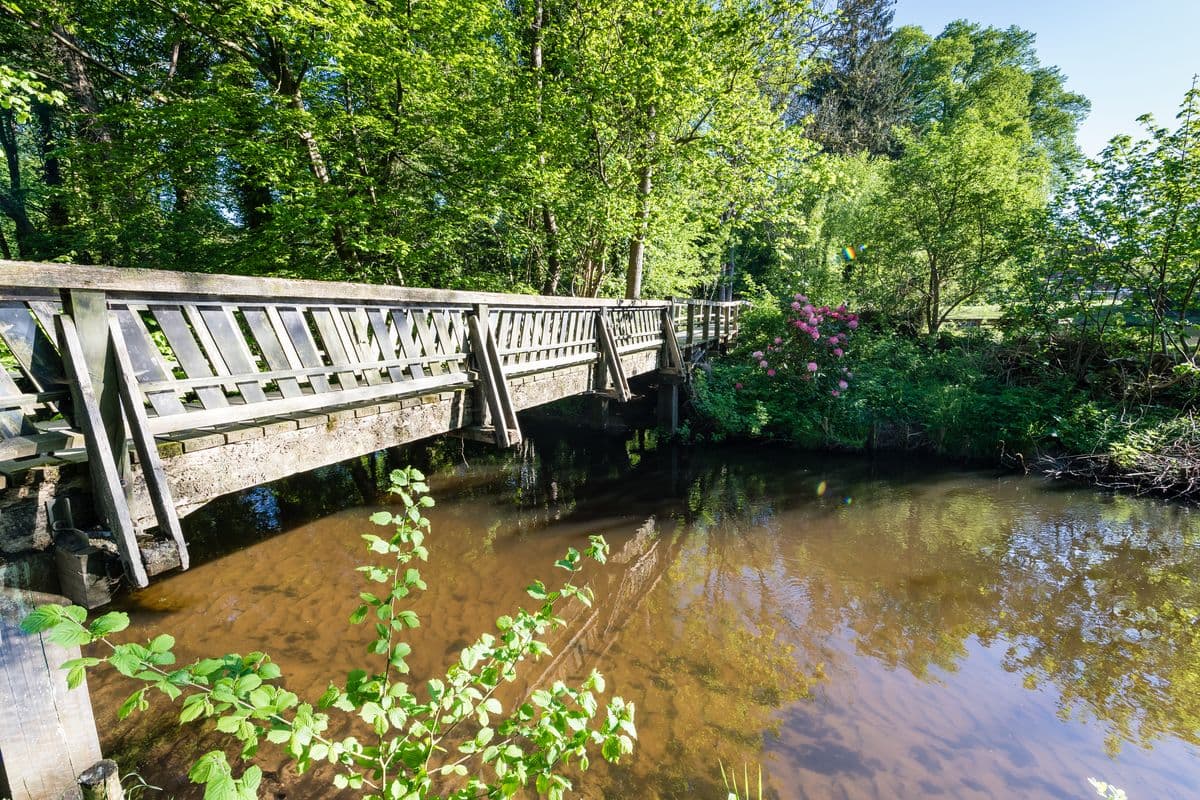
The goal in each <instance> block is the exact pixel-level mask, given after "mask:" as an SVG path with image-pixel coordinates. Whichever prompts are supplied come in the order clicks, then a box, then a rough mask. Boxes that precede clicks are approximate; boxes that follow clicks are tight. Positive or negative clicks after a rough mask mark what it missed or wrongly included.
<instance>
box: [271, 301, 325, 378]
mask: <svg viewBox="0 0 1200 800" xmlns="http://www.w3.org/2000/svg"><path fill="white" fill-rule="evenodd" d="M270 313H271V309H268V310H267V314H268V315H270ZM276 314H277V315H278V317H279V322H280V324H281V325H282V326H283V329H284V332H285V333H286V335H287V338H288V339H289V340H290V341H291V343H292V346H293V347H294V348H295V351H296V357H297V358H299V359H300V363H301V364H303V365H304V366H305V367H325V366H326V362H325V359H324V357H323V356H322V355H321V351H320V349H319V348H318V347H317V340H316V339H314V338H313V335H312V331H311V330H310V329H309V327H308V320H307V319H305V317H304V311H303V309H300V308H279V309H277V310H276ZM332 371H333V370H331V369H330V370H326V372H325V374H321V375H312V376H310V377H309V379H308V380H309V385H311V386H312V388H313V390H314V391H317V392H331V391H333V385H332V384H331V383H330V382H329V378H328V373H329V372H332Z"/></svg>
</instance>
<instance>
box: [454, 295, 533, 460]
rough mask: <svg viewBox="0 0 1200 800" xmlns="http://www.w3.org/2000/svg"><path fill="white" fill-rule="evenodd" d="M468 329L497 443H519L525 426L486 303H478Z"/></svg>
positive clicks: (511, 444) (500, 444) (513, 444)
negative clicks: (507, 375)
mask: <svg viewBox="0 0 1200 800" xmlns="http://www.w3.org/2000/svg"><path fill="white" fill-rule="evenodd" d="M467 329H468V334H469V335H470V337H471V350H472V353H473V354H474V357H475V366H476V369H477V370H478V372H479V383H480V387H481V388H482V391H483V396H484V400H485V404H486V406H487V408H488V410H489V411H490V412H491V421H492V426H493V428H494V429H495V439H496V445H497V446H498V447H513V446H515V445H518V444H520V443H521V426H520V423H519V422H518V421H517V412H516V409H515V408H514V406H513V403H512V397H511V395H509V392H508V382H507V380H506V379H505V377H504V366H503V364H502V363H501V361H500V353H499V351H498V349H497V348H496V340H495V337H493V336H492V325H491V322H490V321H489V320H488V307H487V306H486V305H483V304H478V305H476V306H475V312H474V313H473V314H471V315H470V316H469V317H468V318H467Z"/></svg>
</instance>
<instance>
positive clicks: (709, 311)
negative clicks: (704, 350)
mask: <svg viewBox="0 0 1200 800" xmlns="http://www.w3.org/2000/svg"><path fill="white" fill-rule="evenodd" d="M711 316H712V306H711V305H710V304H709V303H705V304H704V346H705V347H707V346H708V342H709V339H710V338H711V336H712V330H711V329H710V328H709V326H708V321H709V318H710V317H711Z"/></svg>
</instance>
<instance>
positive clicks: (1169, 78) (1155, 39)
mask: <svg viewBox="0 0 1200 800" xmlns="http://www.w3.org/2000/svg"><path fill="white" fill-rule="evenodd" d="M963 18H965V19H969V20H972V21H974V22H980V23H983V24H986V25H993V26H996V27H1008V26H1009V25H1016V26H1018V27H1021V28H1024V29H1026V30H1029V31H1032V32H1033V33H1035V34H1037V51H1038V55H1039V56H1040V58H1041V60H1042V63H1044V64H1055V65H1057V66H1058V67H1059V68H1060V69H1061V70H1062V71H1063V73H1064V74H1065V75H1066V76H1067V86H1068V87H1069V88H1070V89H1072V90H1073V91H1076V92H1080V93H1081V94H1083V95H1085V96H1087V98H1088V99H1089V100H1091V101H1092V113H1091V115H1090V116H1089V117H1088V119H1087V121H1086V122H1084V123H1083V125H1082V126H1081V128H1080V131H1079V144H1080V146H1081V147H1082V148H1083V150H1084V152H1086V153H1088V154H1089V155H1094V154H1096V153H1098V152H1099V151H1100V149H1101V148H1102V147H1103V146H1104V144H1105V143H1106V142H1107V141H1108V139H1109V138H1110V137H1112V136H1115V135H1116V134H1118V133H1136V132H1137V130H1138V127H1139V126H1138V125H1137V123H1136V119H1137V118H1138V117H1139V116H1141V115H1142V114H1145V113H1147V112H1150V113H1152V114H1154V116H1155V117H1156V118H1157V119H1158V120H1159V122H1163V123H1166V122H1172V123H1173V121H1174V119H1175V114H1176V112H1177V111H1178V107H1179V103H1180V101H1181V100H1183V95H1184V92H1186V91H1187V90H1188V88H1189V87H1190V86H1191V84H1192V76H1193V75H1194V74H1195V73H1198V72H1200V0H1120V2H1117V0H1090V2H1089V1H1086V0H1005V1H1004V2H981V0H958V2H952V0H897V3H896V25H920V26H921V27H922V28H925V29H926V30H927V31H929V32H931V33H935V34H936V33H940V32H941V30H942V29H943V28H944V27H945V26H946V23H948V22H950V21H952V20H955V19H963Z"/></svg>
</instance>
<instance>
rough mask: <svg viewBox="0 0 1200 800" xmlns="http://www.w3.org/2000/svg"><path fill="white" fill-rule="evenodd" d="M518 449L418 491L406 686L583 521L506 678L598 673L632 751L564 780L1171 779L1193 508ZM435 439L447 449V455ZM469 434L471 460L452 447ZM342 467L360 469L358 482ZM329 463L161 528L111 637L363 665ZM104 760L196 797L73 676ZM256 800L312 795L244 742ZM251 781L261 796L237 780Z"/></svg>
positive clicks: (1196, 559) (200, 745) (197, 652)
mask: <svg viewBox="0 0 1200 800" xmlns="http://www.w3.org/2000/svg"><path fill="white" fill-rule="evenodd" d="M652 444H653V441H651V442H649V444H648V445H647V446H645V447H640V448H639V447H638V446H637V444H636V443H635V442H632V441H631V442H620V441H617V442H614V441H612V440H611V439H609V440H596V439H585V438H583V437H582V436H577V435H573V438H572V442H571V443H570V444H568V443H566V442H564V441H559V440H556V439H554V438H553V436H551V437H549V438H547V437H544V436H541V437H537V438H535V439H534V440H533V441H532V442H531V443H530V444H529V446H528V447H526V449H525V450H524V451H522V453H520V454H516V455H514V456H513V457H512V458H511V459H510V460H508V461H495V460H493V462H492V463H490V464H487V465H477V466H475V467H473V468H466V467H463V466H461V465H460V466H458V467H454V468H444V469H443V470H441V471H440V472H439V473H438V474H437V476H436V477H435V479H434V487H435V493H436V495H437V498H438V502H439V504H438V506H437V508H436V509H434V510H433V511H434V513H433V514H431V515H430V516H431V518H432V520H433V531H434V533H433V536H432V537H431V542H430V546H431V551H432V557H431V562H430V564H429V565H428V567H427V568H426V569H425V570H424V573H425V576H426V578H427V580H428V583H429V587H430V590H429V592H428V593H427V594H426V595H424V596H423V597H421V598H420V600H419V601H418V602H417V604H416V605H415V608H416V610H417V611H418V612H419V613H420V614H421V616H422V621H423V626H422V627H421V628H420V629H419V631H417V633H418V634H419V635H418V636H415V637H414V639H413V645H414V649H415V653H414V657H413V659H412V664H413V668H414V672H415V673H416V675H417V676H422V675H424V676H433V675H435V674H436V673H437V672H438V671H439V668H440V667H444V665H445V664H446V663H448V662H449V661H450V660H452V659H454V658H455V657H456V654H457V650H458V649H459V648H460V647H461V646H462V645H463V644H465V643H466V642H467V641H469V640H471V639H473V638H474V637H475V636H476V635H477V634H478V633H479V632H481V631H483V630H485V629H487V628H489V627H490V625H491V623H492V622H493V621H494V620H495V618H496V617H497V616H498V615H500V614H502V613H505V612H506V611H509V610H511V609H512V608H513V607H514V606H515V605H517V604H520V603H522V602H523V601H524V602H528V601H527V600H526V599H525V598H524V595H523V593H522V587H524V586H525V585H527V584H528V583H529V581H530V580H531V579H532V578H534V577H545V578H550V577H553V574H552V573H553V570H552V569H551V566H550V565H551V564H552V562H553V561H554V559H555V558H557V557H559V556H560V555H561V553H562V551H563V550H564V549H565V548H566V547H567V546H568V545H571V544H576V545H577V544H579V543H580V542H582V541H585V537H586V534H588V533H603V534H604V535H605V536H606V537H607V538H608V540H609V542H610V544H611V546H612V551H613V554H614V558H613V562H614V563H613V564H612V565H611V566H610V567H609V568H608V569H607V570H605V571H603V572H602V573H599V574H597V575H596V577H595V579H594V586H595V588H596V590H597V596H598V612H597V613H596V614H579V615H578V616H576V617H575V619H574V621H573V627H572V634H575V633H578V634H579V635H578V636H577V637H575V638H574V640H573V641H572V642H570V643H569V644H568V643H567V642H565V641H562V640H560V641H559V642H558V647H556V650H557V651H558V652H559V653H560V657H559V659H558V660H557V661H556V662H554V663H553V664H550V665H540V666H539V667H538V669H537V671H536V674H542V671H543V670H548V672H545V674H547V675H552V676H553V677H570V676H572V675H581V674H586V672H587V671H589V670H590V669H591V668H592V667H596V668H599V669H600V670H601V671H602V672H603V673H604V674H605V675H606V677H607V678H608V684H609V689H610V691H615V692H616V693H619V694H621V695H623V696H624V697H626V698H627V699H629V700H632V701H634V702H635V703H636V704H637V708H638V712H637V715H638V728H639V733H640V736H641V740H640V743H639V746H638V749H637V751H636V752H635V754H634V756H633V758H632V759H629V760H627V761H625V762H623V763H622V764H621V765H620V766H619V767H613V768H610V767H605V766H603V765H601V766H599V767H596V766H594V767H593V769H592V770H591V771H590V772H589V773H587V774H586V775H585V776H583V777H582V778H581V779H580V780H579V781H578V785H579V786H581V787H582V788H581V792H580V795H581V796H584V797H589V798H600V797H605V798H700V799H702V800H703V799H704V798H713V799H716V798H723V797H724V793H723V791H722V789H721V780H720V773H719V770H718V762H719V761H723V762H724V763H725V764H726V765H736V766H737V767H738V768H739V769H740V768H741V766H742V765H743V764H748V765H750V769H751V772H752V773H753V771H754V769H755V766H754V765H757V764H761V765H762V767H763V771H764V783H765V784H766V785H767V787H768V791H767V792H766V794H767V796H769V797H778V798H787V799H788V800H792V799H794V798H925V797H945V798H995V797H1003V798H1009V797H1011V798H1043V797H1044V798H1059V797H1078V798H1084V797H1089V796H1094V792H1093V790H1092V789H1091V788H1090V787H1089V786H1088V784H1087V778H1088V777H1089V776H1096V777H1100V778H1104V779H1106V780H1108V781H1110V782H1113V783H1115V784H1117V785H1119V786H1122V787H1124V788H1125V789H1126V790H1127V791H1128V792H1129V797H1130V798H1131V800H1145V799H1146V798H1185V797H1197V796H1200V748H1198V745H1200V630H1198V625H1197V615H1198V614H1200V514H1198V513H1196V512H1192V511H1189V510H1188V509H1186V508H1182V507H1178V506H1171V505H1167V504H1161V503H1156V502H1151V501H1140V500H1134V499H1129V498H1123V497H1107V496H1103V495H1099V494H1096V493H1093V492H1090V491H1087V490H1081V489H1063V488H1059V487H1053V486H1048V485H1047V484H1045V483H1043V482H1040V481H1037V480H1034V479H1026V478H1020V477H1014V476H1007V475H1006V476H999V477H997V476H996V475H993V474H990V473H983V472H963V471H954V470H949V469H945V468H939V467H930V466H929V465H923V464H917V463H912V462H911V461H910V462H909V463H902V462H895V461H884V462H871V461H868V460H866V459H830V458H828V457H825V456H814V455H810V454H805V453H801V452H794V451H788V450H780V449H774V448H762V449H759V450H750V449H732V448H712V447H710V448H696V449H691V450H673V449H669V448H666V447H663V448H658V449H655V448H653V447H652V446H649V445H652ZM456 452H457V450H456ZM477 452H482V451H477ZM359 472H360V474H359V478H360V483H361V481H362V479H363V476H364V475H366V476H367V477H368V478H369V477H370V474H369V473H368V472H367V471H366V470H362V469H360V470H359ZM347 475H348V473H346V472H345V471H336V470H335V471H330V472H328V473H326V474H324V475H323V476H320V478H319V480H318V479H316V478H314V479H310V482H309V483H304V482H299V483H294V484H292V485H288V486H284V487H276V490H274V491H271V490H259V491H257V492H254V493H251V494H249V495H246V496H243V497H241V498H238V499H236V500H232V501H229V502H227V503H225V504H223V505H222V506H221V508H219V509H216V510H214V513H213V514H210V515H209V516H208V517H206V518H197V520H195V521H193V522H192V523H191V524H192V525H193V529H194V536H195V537H196V539H197V541H198V542H200V543H201V544H200V546H199V547H198V549H200V550H202V551H206V555H205V556H204V559H205V560H204V561H203V563H201V564H200V565H199V566H196V567H194V568H193V569H192V570H191V571H190V572H187V573H183V574H180V575H177V576H174V577H171V578H169V579H167V580H163V581H161V582H159V583H157V584H155V585H153V586H152V587H151V588H149V589H148V590H146V591H143V592H141V593H139V594H137V595H136V596H135V597H133V598H131V599H130V600H129V601H128V603H127V607H128V609H129V610H130V611H131V612H133V615H134V618H135V622H134V628H135V631H136V634H137V635H138V636H139V637H141V636H150V635H153V634H155V633H159V632H171V633H173V634H174V635H175V636H176V637H177V639H178V640H179V648H178V649H179V652H180V654H181V655H182V656H201V655H213V654H220V653H225V652H228V651H239V652H247V651H250V650H257V649H261V650H266V651H268V652H270V653H272V654H273V655H274V656H275V658H276V660H278V661H279V662H281V664H282V666H283V668H284V675H285V678H286V682H287V683H288V685H289V686H290V687H291V688H292V689H293V690H295V691H297V692H299V693H300V694H301V696H302V697H305V696H307V697H309V698H313V699H315V698H316V697H317V696H318V695H319V694H320V693H321V691H322V690H323V689H324V687H325V685H326V683H327V681H328V679H329V677H331V676H341V675H342V674H344V673H345V672H346V671H347V670H349V669H351V668H352V667H354V666H356V665H359V664H361V663H363V660H364V657H363V656H362V655H361V654H362V652H363V641H364V638H363V637H364V636H365V635H366V634H365V633H364V632H363V631H362V630H361V629H355V630H351V629H348V628H347V626H346V624H345V620H346V617H347V615H348V614H349V613H350V611H351V609H352V608H353V607H354V605H355V604H356V602H357V601H356V595H357V592H358V591H359V588H360V584H359V576H358V574H357V573H355V572H354V570H353V567H354V566H355V565H357V564H359V563H361V562H362V560H363V555H362V552H361V540H360V539H359V534H360V533H362V532H364V531H365V530H367V529H368V528H369V526H368V524H367V523H366V522H365V518H366V516H367V515H368V514H369V513H370V511H371V510H372V508H371V507H356V508H351V509H347V510H342V511H337V512H333V513H329V514H327V515H325V516H323V517H322V518H320V519H317V520H315V521H309V522H303V523H295V522H293V521H291V520H294V519H295V518H297V517H298V516H300V517H302V516H303V515H304V514H306V513H312V510H313V509H314V508H317V509H320V508H327V507H329V506H330V504H334V503H336V497H337V496H345V495H347V494H350V495H352V494H353V493H354V492H355V489H354V486H355V484H354V483H353V482H352V481H350V480H349V478H348V477H347ZM91 686H92V691H93V700H94V704H95V705H96V708H97V713H98V717H99V718H100V720H101V724H102V730H103V734H102V735H103V737H104V739H105V740H106V741H105V746H106V750H107V751H109V752H117V753H126V754H129V755H130V756H131V757H132V758H134V759H135V760H138V761H140V763H141V768H140V769H141V773H142V774H143V776H144V777H145V778H146V779H147V780H149V781H150V782H151V783H155V784H157V785H159V786H162V787H165V788H166V792H165V793H164V795H163V796H175V797H193V796H198V794H197V793H196V792H195V788H194V787H189V786H188V785H187V784H186V779H184V780H182V781H181V780H180V779H179V777H178V776H180V775H182V774H183V773H185V772H186V768H187V766H188V764H189V763H190V760H191V759H192V758H194V756H195V755H197V754H198V753H199V752H202V751H203V750H205V749H211V747H212V746H213V745H214V743H216V742H218V741H219V740H218V739H214V738H212V737H211V736H208V735H202V734H200V733H199V732H197V731H196V730H195V729H192V728H189V729H188V730H187V732H186V733H185V734H184V735H179V734H178V733H173V728H172V724H171V717H170V712H169V711H166V710H163V709H164V707H163V706H161V705H158V706H155V707H154V708H153V709H152V711H151V712H149V713H147V714H143V715H141V716H140V717H137V718H134V719H131V720H127V721H126V722H123V723H118V722H116V721H115V720H114V719H113V718H112V714H111V712H110V711H108V709H113V708H115V707H116V705H118V704H119V702H120V700H121V699H122V698H123V696H124V694H125V693H126V692H128V690H129V687H128V685H127V684H126V683H125V682H124V681H123V679H120V678H119V676H103V675H100V674H97V675H96V676H95V677H93V678H92V679H91ZM262 756H263V757H264V758H262V759H261V760H260V763H262V764H263V766H264V769H266V770H268V784H269V786H270V789H271V792H273V793H274V795H273V796H277V797H278V796H287V797H293V798H309V797H325V796H332V794H333V793H332V792H331V791H325V790H324V788H323V787H324V786H326V785H327V783H326V782H325V781H326V780H327V777H326V778H323V777H322V776H321V775H320V774H319V773H314V774H313V775H310V776H304V777H303V778H297V777H296V776H294V775H293V774H291V773H290V772H289V771H288V770H287V769H285V768H284V767H283V761H282V760H281V759H280V758H278V756H277V755H276V754H275V753H274V752H273V751H272V749H271V746H269V745H265V746H264V750H263V753H262ZM265 796H271V795H265Z"/></svg>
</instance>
